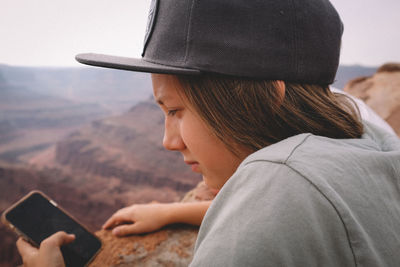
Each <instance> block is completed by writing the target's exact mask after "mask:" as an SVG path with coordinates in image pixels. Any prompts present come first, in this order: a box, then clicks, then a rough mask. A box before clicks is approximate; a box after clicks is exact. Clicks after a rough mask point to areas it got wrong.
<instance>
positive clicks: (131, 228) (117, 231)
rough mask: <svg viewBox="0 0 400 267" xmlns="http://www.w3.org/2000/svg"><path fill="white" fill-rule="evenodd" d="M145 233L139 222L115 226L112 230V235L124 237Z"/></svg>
mask: <svg viewBox="0 0 400 267" xmlns="http://www.w3.org/2000/svg"><path fill="white" fill-rule="evenodd" d="M143 232H145V230H144V229H143V224H141V223H140V222H137V223H133V224H128V225H126V224H124V225H120V226H117V227H115V228H114V229H113V231H112V233H113V234H114V235H116V236H126V235H133V234H140V233H143Z"/></svg>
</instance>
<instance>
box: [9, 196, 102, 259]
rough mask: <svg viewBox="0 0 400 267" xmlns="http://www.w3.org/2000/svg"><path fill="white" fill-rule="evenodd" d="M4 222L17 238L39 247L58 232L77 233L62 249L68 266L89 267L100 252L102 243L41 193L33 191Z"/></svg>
mask: <svg viewBox="0 0 400 267" xmlns="http://www.w3.org/2000/svg"><path fill="white" fill-rule="evenodd" d="M1 219H2V221H3V223H5V224H6V225H7V226H8V227H10V228H11V229H12V230H14V231H15V232H16V233H17V234H18V235H20V236H22V237H23V238H24V239H25V240H27V241H28V242H30V243H31V244H33V245H34V246H36V247H39V245H40V243H41V242H42V241H43V240H44V239H46V238H47V237H49V236H50V235H52V234H54V233H56V232H58V231H65V232H66V233H68V234H75V237H76V238H75V240H74V241H73V242H72V243H70V244H68V245H65V246H62V247H61V252H62V254H63V257H64V262H65V265H66V266H68V267H69V266H71V267H75V266H77V267H78V266H86V265H87V264H88V263H89V262H90V261H91V260H92V259H93V258H94V256H95V255H96V254H97V253H98V252H99V251H100V248H101V241H100V240H99V239H98V238H97V237H96V236H95V235H94V234H92V233H91V232H90V231H88V230H87V229H86V228H85V227H84V226H83V225H82V224H80V223H78V222H77V220H75V219H74V218H73V217H72V216H70V215H68V213H67V212H66V211H64V210H63V209H62V208H60V207H59V206H58V205H57V203H56V202H54V201H53V200H51V199H50V198H49V197H47V196H46V195H45V194H43V193H42V192H40V191H32V192H30V193H29V194H27V195H26V196H25V197H23V198H22V199H21V200H19V201H18V202H17V203H15V204H14V205H12V206H11V207H10V208H8V209H7V210H6V211H4V212H3V214H2V216H1Z"/></svg>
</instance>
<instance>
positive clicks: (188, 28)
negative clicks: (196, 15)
mask: <svg viewBox="0 0 400 267" xmlns="http://www.w3.org/2000/svg"><path fill="white" fill-rule="evenodd" d="M194 2H195V0H192V4H191V5H190V13H189V21H188V26H187V31H186V51H185V58H184V59H183V62H184V63H186V60H187V57H188V54H189V35H190V30H191V28H192V13H193V6H194Z"/></svg>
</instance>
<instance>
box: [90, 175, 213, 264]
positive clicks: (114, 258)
mask: <svg viewBox="0 0 400 267" xmlns="http://www.w3.org/2000/svg"><path fill="white" fill-rule="evenodd" d="M213 198H214V194H213V193H212V192H211V191H210V190H209V189H208V187H207V186H206V185H205V184H204V183H203V182H202V183H200V184H199V185H198V186H197V187H196V188H195V189H194V190H192V191H190V192H189V193H188V194H186V196H185V198H184V199H183V201H184V202H192V201H202V200H211V199H213ZM197 232H198V229H197V227H192V226H188V225H173V226H168V227H166V228H165V229H162V230H160V231H157V232H154V233H150V234H146V235H132V236H129V237H122V238H118V237H115V236H113V235H112V234H111V232H110V231H104V230H102V231H99V232H97V233H96V234H97V236H99V237H100V239H101V240H102V242H103V248H102V251H101V252H100V253H99V255H97V257H96V258H95V260H94V261H93V262H92V264H91V265H90V266H120V267H122V266H188V265H189V263H190V261H191V259H192V254H193V249H194V243H195V241H196V237H197Z"/></svg>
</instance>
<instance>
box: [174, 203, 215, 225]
mask: <svg viewBox="0 0 400 267" xmlns="http://www.w3.org/2000/svg"><path fill="white" fill-rule="evenodd" d="M210 204H211V201H201V202H189V203H180V202H179V203H173V204H170V205H171V206H170V207H168V217H167V220H168V224H172V223H187V224H192V225H198V226H200V224H201V222H202V221H203V218H204V215H205V214H206V211H207V209H208V207H209V206H210Z"/></svg>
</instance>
